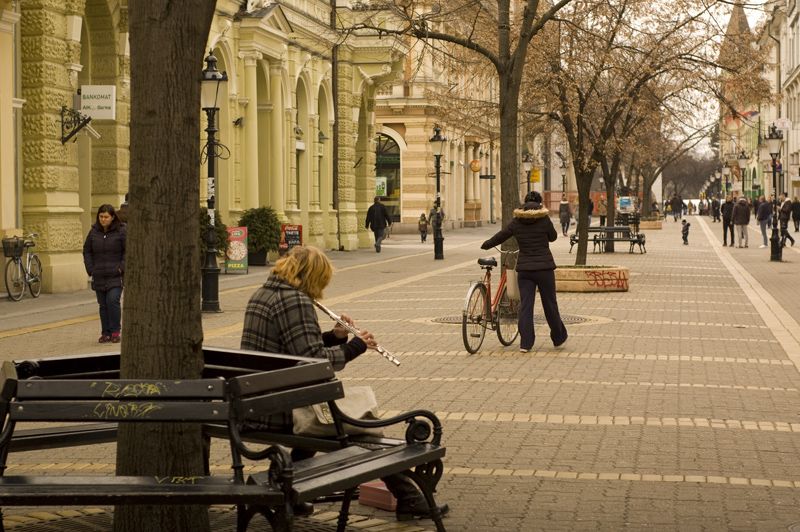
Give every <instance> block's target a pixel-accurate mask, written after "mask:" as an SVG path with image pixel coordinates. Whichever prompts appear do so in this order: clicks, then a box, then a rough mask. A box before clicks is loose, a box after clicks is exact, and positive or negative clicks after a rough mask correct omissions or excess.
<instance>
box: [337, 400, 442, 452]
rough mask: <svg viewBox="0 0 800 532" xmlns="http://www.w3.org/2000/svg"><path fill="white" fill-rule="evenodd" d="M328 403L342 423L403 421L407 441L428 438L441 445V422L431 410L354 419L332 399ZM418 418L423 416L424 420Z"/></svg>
mask: <svg viewBox="0 0 800 532" xmlns="http://www.w3.org/2000/svg"><path fill="white" fill-rule="evenodd" d="M328 405H329V406H330V409H331V413H332V414H333V416H334V418H338V419H339V420H340V421H341V422H342V423H347V424H350V425H353V426H354V427H361V428H382V427H390V426H392V425H396V424H398V423H401V422H405V423H406V424H407V425H408V427H406V442H407V443H422V442H425V441H428V439H430V443H432V444H433V445H441V441H442V423H441V422H440V421H439V418H438V417H436V415H435V414H434V413H433V412H429V411H428V410H412V411H410V412H404V413H402V414H400V415H397V416H394V417H390V418H387V419H355V418H352V417H349V416H348V415H347V414H345V413H344V412H342V411H341V410H339V408H338V407H337V406H336V403H334V402H333V401H331V402H329V403H328ZM419 418H424V420H423V419H419Z"/></svg>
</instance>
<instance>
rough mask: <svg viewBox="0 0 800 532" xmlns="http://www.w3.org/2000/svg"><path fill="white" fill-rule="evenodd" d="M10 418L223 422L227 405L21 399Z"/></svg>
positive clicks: (11, 408) (191, 402) (206, 402)
mask: <svg viewBox="0 0 800 532" xmlns="http://www.w3.org/2000/svg"><path fill="white" fill-rule="evenodd" d="M9 417H10V418H11V419H12V420H14V421H95V420H102V421H135V422H141V421H178V422H187V423H189V422H197V423H205V422H216V423H219V422H226V421H227V420H228V404H227V403H222V402H208V401H159V400H152V401H151V400H142V401H113V400H112V401H66V400H61V401H22V402H12V403H11V404H10V408H9Z"/></svg>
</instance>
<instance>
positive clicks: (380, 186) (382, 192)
mask: <svg viewBox="0 0 800 532" xmlns="http://www.w3.org/2000/svg"><path fill="white" fill-rule="evenodd" d="M386 180H387V178H386V177H382V176H377V177H376V178H375V195H376V196H380V197H382V198H384V197H386Z"/></svg>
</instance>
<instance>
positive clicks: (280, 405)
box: [231, 381, 344, 422]
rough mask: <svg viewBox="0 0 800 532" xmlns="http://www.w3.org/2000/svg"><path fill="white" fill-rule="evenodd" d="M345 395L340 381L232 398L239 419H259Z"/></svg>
mask: <svg viewBox="0 0 800 532" xmlns="http://www.w3.org/2000/svg"><path fill="white" fill-rule="evenodd" d="M342 397H344V388H343V387H342V383H341V382H339V381H331V382H325V383H321V384H311V385H308V386H303V387H302V388H293V389H289V390H282V391H278V392H274V393H271V394H269V395H265V396H255V397H251V398H244V399H239V400H237V399H236V398H232V399H231V400H232V401H233V403H234V405H235V407H234V408H235V409H236V410H235V411H236V413H237V417H238V418H239V419H238V420H239V421H240V422H241V421H245V420H258V419H261V418H263V417H264V416H265V415H268V414H273V413H277V412H288V411H289V410H291V409H293V408H298V407H301V406H307V405H312V404H316V403H325V402H328V401H333V400H336V399H341V398H342Z"/></svg>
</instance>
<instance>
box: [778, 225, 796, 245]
mask: <svg viewBox="0 0 800 532" xmlns="http://www.w3.org/2000/svg"><path fill="white" fill-rule="evenodd" d="M787 240H791V241H792V245H793V246H794V238H793V237H792V235H790V234H789V221H788V220H787V221H785V222H781V246H785V245H786V241H787Z"/></svg>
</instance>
